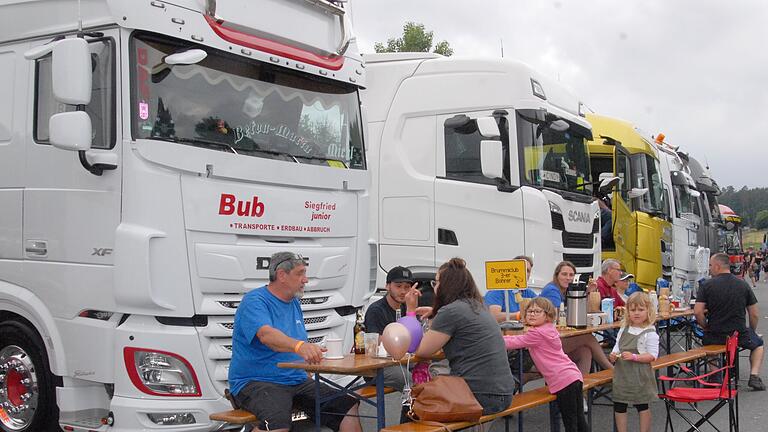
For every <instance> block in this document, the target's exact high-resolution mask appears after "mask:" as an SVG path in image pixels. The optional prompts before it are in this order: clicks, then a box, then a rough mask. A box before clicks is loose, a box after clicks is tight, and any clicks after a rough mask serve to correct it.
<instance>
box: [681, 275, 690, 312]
mask: <svg viewBox="0 0 768 432" xmlns="http://www.w3.org/2000/svg"><path fill="white" fill-rule="evenodd" d="M692 294H693V290H692V289H691V284H690V282H688V281H685V282H683V298H682V301H681V302H680V307H688V305H690V303H691V295H692Z"/></svg>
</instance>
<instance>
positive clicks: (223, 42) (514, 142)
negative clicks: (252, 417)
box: [0, 0, 717, 432]
mask: <svg viewBox="0 0 768 432" xmlns="http://www.w3.org/2000/svg"><path fill="white" fill-rule="evenodd" d="M78 6H79V2H78V1H76V0H32V1H30V0H25V1H8V2H4V3H3V5H2V6H0V16H4V17H13V18H14V19H13V20H8V22H7V23H6V25H5V26H3V27H2V28H0V76H2V78H3V79H2V80H0V429H2V430H4V431H22V432H27V431H38V430H48V429H52V428H57V427H62V428H65V429H66V430H69V431H100V432H106V431H119V432H131V431H162V430H179V429H183V430H189V431H209V430H213V429H215V428H217V427H218V426H219V425H216V424H214V423H212V422H211V421H210V420H209V415H210V414H211V413H213V412H218V411H223V410H226V409H227V408H228V406H229V403H228V401H227V400H226V398H225V391H226V389H227V374H228V367H229V359H230V358H231V352H232V342H231V338H232V329H233V321H234V313H235V311H236V309H237V307H238V305H239V302H240V300H241V298H242V296H243V295H244V294H245V293H247V292H248V291H250V290H251V289H254V288H256V287H259V286H262V285H264V284H265V283H267V282H268V268H269V264H270V262H269V261H270V256H271V254H272V253H274V252H277V251H282V250H291V251H294V252H296V253H299V254H301V255H302V256H303V257H304V260H305V261H306V263H307V265H308V274H307V276H308V279H309V282H308V284H307V285H306V287H305V295H304V297H303V298H302V299H301V305H302V309H303V311H304V325H305V326H306V328H307V330H308V335H309V341H310V342H314V343H323V341H324V340H325V339H326V338H329V337H338V338H343V339H344V340H345V341H346V345H345V349H347V350H348V349H349V348H350V347H351V341H352V334H351V333H352V328H353V325H354V320H355V314H356V312H357V311H358V310H359V309H360V308H361V307H363V306H364V305H365V304H366V303H367V302H368V301H369V299H370V298H371V296H372V295H373V294H374V292H375V291H376V289H377V288H382V287H383V286H384V279H385V274H386V271H387V270H389V269H390V268H391V267H394V266H396V265H402V266H406V267H409V268H410V269H411V270H413V271H414V273H416V274H418V275H420V276H421V277H423V278H425V279H430V278H432V277H434V273H435V271H436V269H437V268H438V266H439V265H440V264H441V263H442V262H444V261H446V260H447V259H449V258H451V257H454V256H461V257H464V258H466V259H467V262H468V263H469V266H470V269H471V271H472V273H473V274H474V275H475V278H476V279H477V281H478V285H479V286H480V288H481V290H483V291H484V290H485V287H486V285H485V268H484V264H485V262H486V261H496V260H507V259H511V258H512V257H514V256H517V255H527V256H530V257H531V258H533V260H534V262H535V265H534V268H533V272H532V274H531V275H529V278H528V283H529V286H531V287H532V288H534V289H537V288H541V287H543V286H544V285H545V284H546V283H547V282H549V281H550V280H551V274H552V270H553V269H554V267H555V265H556V263H557V262H559V261H562V260H567V261H571V262H572V263H574V264H575V266H576V268H577V271H578V272H579V273H581V274H585V275H596V274H598V273H599V269H600V263H601V259H602V258H605V257H609V256H612V257H616V258H618V259H620V260H621V261H622V262H623V263H624V264H625V266H626V268H627V270H629V271H632V272H635V273H636V274H637V275H638V280H639V282H640V283H641V284H642V285H643V286H644V287H646V288H649V287H651V286H652V285H653V283H654V281H655V280H656V278H658V277H660V276H663V277H665V278H668V279H671V280H676V278H679V279H681V280H682V279H686V280H690V276H689V274H688V273H690V271H691V270H690V269H689V267H686V266H688V264H683V262H684V261H685V259H688V258H689V257H690V253H691V250H692V249H691V248H692V247H694V245H693V243H692V241H693V239H694V237H695V238H696V242H697V243H696V244H698V241H699V240H698V237H697V236H698V234H697V236H693V237H692V234H691V233H692V232H697V231H696V230H697V229H698V227H699V226H701V225H702V224H704V222H702V221H698V220H696V218H695V217H693V216H692V215H695V214H696V210H695V208H698V209H699V211H703V209H704V208H707V209H710V210H711V209H712V206H711V203H712V202H716V200H715V199H714V197H715V195H716V192H712V194H713V195H712V197H713V199H712V200H711V201H708V202H707V203H706V204H705V205H702V203H700V202H699V200H700V199H701V196H702V194H701V192H698V191H699V190H702V187H701V186H700V185H699V183H697V181H699V182H702V181H703V180H702V178H703V175H698V177H697V176H696V175H695V174H692V172H693V171H692V170H691V169H690V168H689V165H690V158H688V159H686V158H684V157H683V156H682V155H681V153H680V152H675V151H673V150H670V149H668V148H662V146H660V145H659V144H657V143H654V141H653V140H649V139H648V138H647V137H646V136H645V135H643V134H642V133H640V132H639V131H637V130H636V129H635V128H634V127H633V126H632V125H630V124H628V123H626V122H621V121H618V120H615V119H610V118H608V117H603V116H598V115H594V114H587V112H586V109H585V106H584V104H583V103H582V101H581V100H580V99H579V98H578V97H576V96H575V95H574V94H573V93H572V92H570V91H569V90H568V89H567V88H566V87H565V86H564V85H562V84H561V83H559V82H558V81H556V80H552V79H550V78H548V77H546V76H544V75H542V74H540V73H538V72H537V71H535V70H534V69H532V68H530V67H529V66H527V65H525V64H523V63H520V62H516V61H511V60H505V59H460V58H444V57H441V56H439V55H435V54H428V53H396V54H373V55H366V56H365V57H363V56H362V55H361V54H360V53H359V50H358V46H357V43H356V39H355V36H354V31H353V29H352V24H351V22H350V17H349V9H348V5H347V4H346V3H345V2H342V1H334V0H305V1H299V0H295V1H284V0H262V1H261V2H258V5H257V4H256V3H254V2H248V1H245V0H230V1H226V2H216V1H202V0H168V1H163V0H160V1H141V2H135V1H129V0H93V1H89V2H86V4H85V5H84V6H86V7H83V8H80V7H78ZM53 10H55V11H56V13H41V11H53ZM286 24H289V25H286ZM686 163H688V165H686ZM678 176H679V178H678ZM616 177H618V178H619V180H620V182H619V185H618V186H616V188H615V189H608V185H612V184H614V183H615V181H614V179H615V178H616ZM697 194H698V195H697ZM597 196H603V197H606V196H610V197H611V198H612V200H611V206H612V207H611V208H612V210H613V215H614V218H615V221H614V223H613V224H612V228H613V242H609V243H608V244H603V243H602V242H601V232H600V230H601V220H600V210H599V206H598V203H597V200H596V197H597ZM707 198H709V196H707ZM697 203H698V204H697ZM695 205H698V207H695ZM694 207H695V208H694ZM709 220H710V221H712V223H716V222H717V221H716V220H715V219H714V216H713V217H712V218H711V219H709ZM707 226H709V225H707ZM683 240H685V241H683ZM681 242H682V243H681ZM610 243H612V245H611V244H610ZM678 257H680V258H678ZM680 272H683V273H684V275H683V273H680ZM678 273H680V276H676V274H678Z"/></svg>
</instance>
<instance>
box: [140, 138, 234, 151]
mask: <svg viewBox="0 0 768 432" xmlns="http://www.w3.org/2000/svg"><path fill="white" fill-rule="evenodd" d="M147 139H153V140H157V141H165V142H172V143H175V144H193V145H195V144H199V145H198V146H197V147H203V146H205V145H210V146H215V147H219V148H223V149H224V150H227V151H228V152H230V153H234V154H238V153H237V151H235V149H234V147H232V146H231V145H229V144H227V143H223V142H218V141H212V140H207V139H204V138H179V137H176V138H169V137H161V136H150V137H147Z"/></svg>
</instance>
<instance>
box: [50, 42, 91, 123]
mask: <svg viewBox="0 0 768 432" xmlns="http://www.w3.org/2000/svg"><path fill="white" fill-rule="evenodd" d="M52 64H53V68H52V77H53V85H52V87H53V97H54V98H55V99H56V100H57V101H58V102H61V103H65V104H68V105H88V104H89V103H91V81H92V76H91V75H92V74H93V72H92V70H91V52H90V51H89V50H88V42H86V41H85V39H80V38H71V39H63V40H60V41H58V42H57V43H56V45H55V46H54V47H53V62H52ZM89 131H90V129H89ZM89 134H90V132H89Z"/></svg>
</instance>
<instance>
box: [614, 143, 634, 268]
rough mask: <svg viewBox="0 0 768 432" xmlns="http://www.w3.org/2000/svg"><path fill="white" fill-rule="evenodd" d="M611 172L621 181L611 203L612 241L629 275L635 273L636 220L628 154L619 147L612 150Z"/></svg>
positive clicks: (618, 257)
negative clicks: (631, 196)
mask: <svg viewBox="0 0 768 432" xmlns="http://www.w3.org/2000/svg"><path fill="white" fill-rule="evenodd" d="M613 161H614V167H613V172H614V173H615V175H616V176H617V177H619V179H621V181H620V182H619V187H618V188H617V189H616V190H615V191H614V192H613V199H612V203H611V207H612V211H613V241H614V243H615V244H616V257H617V259H618V260H619V261H620V262H621V263H622V264H623V265H624V266H625V268H626V270H627V271H628V272H630V273H632V272H634V271H635V268H634V267H635V257H636V253H637V252H636V250H637V218H636V215H635V213H634V212H633V211H632V207H631V206H632V203H631V199H630V198H629V190H630V189H632V181H631V179H632V173H631V166H630V161H629V153H627V151H626V149H625V148H624V147H622V146H621V145H616V149H615V150H614V157H613Z"/></svg>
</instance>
